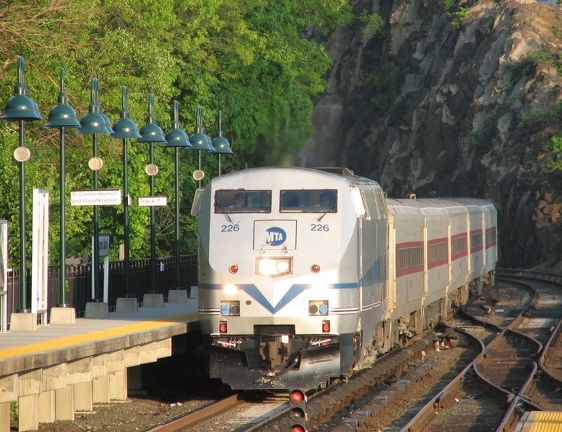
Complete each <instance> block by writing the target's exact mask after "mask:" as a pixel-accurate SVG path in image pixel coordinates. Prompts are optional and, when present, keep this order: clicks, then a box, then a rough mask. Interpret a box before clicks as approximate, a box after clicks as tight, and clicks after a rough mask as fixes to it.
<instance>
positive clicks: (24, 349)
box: [0, 312, 197, 360]
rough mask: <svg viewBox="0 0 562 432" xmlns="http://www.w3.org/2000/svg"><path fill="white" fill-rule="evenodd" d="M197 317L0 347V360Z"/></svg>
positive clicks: (130, 325)
mask: <svg viewBox="0 0 562 432" xmlns="http://www.w3.org/2000/svg"><path fill="white" fill-rule="evenodd" d="M194 319H197V312H190V313H187V314H182V315H174V316H171V317H167V318H157V319H152V320H147V321H142V322H139V323H135V324H129V325H125V326H121V327H114V328H109V329H104V330H97V331H93V332H89V333H82V334H77V335H73V336H67V337H62V338H59V339H52V340H48V341H43V342H36V343H32V344H28V345H21V346H17V347H10V348H3V349H0V360H2V359H7V358H10V357H19V356H24V355H29V354H33V353H38V352H42V351H51V350H55V349H61V348H66V347H69V346H72V345H80V344H84V343H86V342H92V341H96V340H100V339H109V338H112V337H116V336H122V335H125V334H130V333H139V332H141V331H143V330H150V329H155V328H159V327H164V326H166V325H168V324H170V323H182V322H187V321H191V320H194Z"/></svg>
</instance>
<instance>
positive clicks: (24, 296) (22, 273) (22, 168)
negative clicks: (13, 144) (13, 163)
mask: <svg viewBox="0 0 562 432" xmlns="http://www.w3.org/2000/svg"><path fill="white" fill-rule="evenodd" d="M19 123H20V131H19V132H20V133H19V146H20V147H23V146H24V139H23V134H24V129H23V120H20V121H19ZM25 268H26V256H25V162H24V161H22V162H20V299H21V305H20V312H28V311H29V310H28V308H27V288H26V278H27V276H26V272H25Z"/></svg>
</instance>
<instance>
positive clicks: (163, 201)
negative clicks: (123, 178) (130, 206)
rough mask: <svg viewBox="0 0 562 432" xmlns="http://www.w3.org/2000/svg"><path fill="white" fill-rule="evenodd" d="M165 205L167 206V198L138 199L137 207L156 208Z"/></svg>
mask: <svg viewBox="0 0 562 432" xmlns="http://www.w3.org/2000/svg"><path fill="white" fill-rule="evenodd" d="M165 205H168V197H165V196H150V197H139V206H144V207H157V206H165Z"/></svg>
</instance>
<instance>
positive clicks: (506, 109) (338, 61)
mask: <svg viewBox="0 0 562 432" xmlns="http://www.w3.org/2000/svg"><path fill="white" fill-rule="evenodd" d="M353 5H354V12H355V14H356V16H357V19H355V20H354V21H353V23H352V24H351V25H349V26H347V27H346V28H340V29H338V30H337V31H335V32H334V33H333V34H331V35H329V36H327V37H326V38H327V40H325V42H327V46H328V47H329V52H330V54H331V56H332V58H333V67H332V69H331V71H330V75H329V82H330V87H329V89H328V91H326V92H325V93H324V94H323V95H322V96H321V97H319V98H318V100H317V101H316V103H315V114H314V123H315V127H316V131H317V135H316V137H315V139H314V140H313V141H312V142H311V144H310V146H309V148H307V149H305V150H304V151H303V152H302V153H301V154H300V155H299V157H298V159H297V163H298V164H301V165H305V166H347V167H349V168H350V169H351V170H353V171H354V172H355V173H356V174H358V175H362V176H365V177H369V178H373V179H375V180H377V181H378V182H379V183H380V184H381V186H382V187H383V188H384V189H385V190H386V191H387V193H388V195H389V196H394V197H405V196H407V195H408V194H409V193H416V194H417V196H418V197H428V196H441V197H454V196H470V197H485V198H487V199H490V200H491V201H493V202H494V204H495V205H496V207H497V208H498V216H499V246H500V265H502V266H505V267H525V268H530V267H536V266H544V267H550V268H552V267H554V266H556V265H557V264H558V263H559V262H560V261H562V217H561V214H562V174H561V173H562V171H561V170H560V169H557V168H558V166H557V163H560V166H562V102H561V101H562V76H561V74H562V56H561V55H560V54H559V53H562V10H561V9H560V8H559V7H558V6H555V5H553V4H548V3H534V2H532V3H531V2H521V1H515V0H501V1H497V2H494V1H490V0H476V1H471V2H466V1H463V0H461V1H460V2H452V1H447V0H445V1H444V2H443V1H439V0H409V1H402V0H394V1H382V0H376V1H355V2H354V3H353ZM373 14H376V15H378V16H380V17H381V18H382V20H381V23H382V24H383V25H382V28H380V30H375V31H372V30H369V31H367V29H366V28H365V25H364V23H365V22H367V20H365V19H364V17H369V16H374V15H373ZM361 17H363V19H360V18H361ZM557 137H560V138H557ZM557 143H558V145H559V147H560V148H558V147H557V145H556V144H557ZM558 152H561V153H558Z"/></svg>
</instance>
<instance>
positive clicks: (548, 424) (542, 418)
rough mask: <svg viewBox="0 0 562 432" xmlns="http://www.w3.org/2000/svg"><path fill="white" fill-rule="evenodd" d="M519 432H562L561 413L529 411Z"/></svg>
mask: <svg viewBox="0 0 562 432" xmlns="http://www.w3.org/2000/svg"><path fill="white" fill-rule="evenodd" d="M520 430H521V432H559V431H561V430H562V413H561V412H558V411H531V412H530V413H529V416H528V417H527V420H526V421H525V423H524V425H523V427H522V428H521V429H520Z"/></svg>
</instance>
